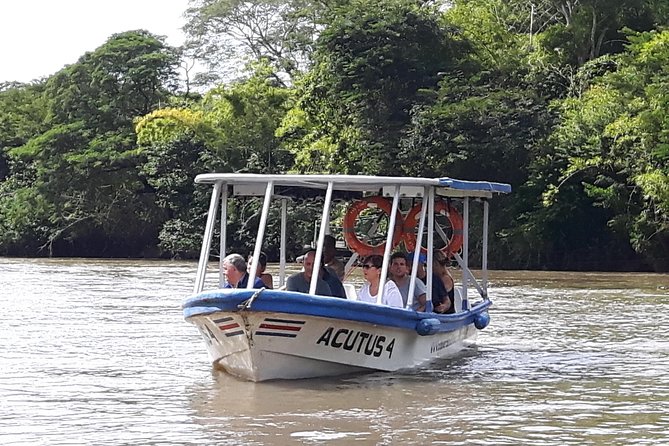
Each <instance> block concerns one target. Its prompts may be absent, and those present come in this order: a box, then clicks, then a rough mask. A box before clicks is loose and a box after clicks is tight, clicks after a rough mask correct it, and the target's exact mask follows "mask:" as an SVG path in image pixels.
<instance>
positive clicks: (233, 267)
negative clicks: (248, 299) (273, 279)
mask: <svg viewBox="0 0 669 446" xmlns="http://www.w3.org/2000/svg"><path fill="white" fill-rule="evenodd" d="M223 274H224V275H225V285H223V288H246V285H247V284H248V282H249V274H248V273H247V272H246V261H245V260H244V257H242V256H240V255H239V254H230V255H228V256H227V257H226V258H224V259H223ZM264 287H265V284H264V283H263V281H262V280H260V278H259V277H256V278H255V280H254V282H253V288H264Z"/></svg>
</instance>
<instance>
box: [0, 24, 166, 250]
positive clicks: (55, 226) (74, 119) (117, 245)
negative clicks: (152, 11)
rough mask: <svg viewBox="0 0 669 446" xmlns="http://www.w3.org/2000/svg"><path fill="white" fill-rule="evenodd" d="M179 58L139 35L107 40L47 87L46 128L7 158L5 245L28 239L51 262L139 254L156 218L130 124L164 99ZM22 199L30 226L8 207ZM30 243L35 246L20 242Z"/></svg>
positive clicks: (0, 204)
mask: <svg viewBox="0 0 669 446" xmlns="http://www.w3.org/2000/svg"><path fill="white" fill-rule="evenodd" d="M177 62H178V60H177V59H176V53H175V51H174V50H173V49H171V48H169V47H167V46H165V45H164V44H163V43H162V41H161V39H160V38H157V37H155V36H152V35H150V34H149V33H147V32H145V31H136V32H128V33H122V34H117V35H114V36H112V37H111V38H110V39H109V40H108V41H107V42H106V43H105V44H104V45H102V46H101V47H100V48H98V49H96V50H95V51H93V52H92V53H87V54H86V55H84V56H82V58H81V59H80V60H79V62H77V63H76V64H73V65H71V66H68V67H66V68H64V69H63V70H61V71H60V72H59V73H57V74H56V75H54V76H53V77H51V78H50V79H49V80H47V82H46V85H45V87H44V92H43V94H42V97H43V100H44V104H45V108H46V110H47V111H48V112H47V114H46V124H47V125H48V128H47V129H46V130H44V131H42V132H41V133H37V134H36V135H32V136H31V137H30V139H28V140H27V141H26V142H25V143H24V144H23V145H20V146H17V147H14V148H11V149H10V150H9V151H8V155H9V158H10V166H12V167H11V175H10V177H9V178H8V180H7V181H6V183H5V184H3V188H4V194H3V196H2V197H0V210H8V211H9V212H1V213H0V220H2V221H1V222H0V226H3V227H6V228H11V229H12V231H10V234H11V240H9V241H8V243H13V244H14V245H13V246H16V245H17V244H20V242H21V241H22V240H23V241H26V240H36V241H37V242H38V243H39V245H40V247H41V248H45V249H46V250H47V252H48V253H49V254H50V255H88V256H90V255H97V256H104V255H128V254H132V255H140V254H142V253H143V252H144V250H145V249H147V248H148V247H150V246H152V245H155V237H156V234H157V226H158V222H159V221H160V220H161V218H162V216H161V214H160V211H159V210H158V209H157V208H156V207H155V205H154V204H153V195H152V191H151V190H150V188H148V187H147V185H146V183H145V182H143V181H142V178H141V177H140V176H139V172H138V169H137V165H138V163H139V162H140V161H141V153H139V152H138V151H137V150H136V146H135V137H134V133H133V129H132V121H133V118H134V117H135V116H136V114H138V113H147V112H149V111H151V109H152V107H156V106H158V105H159V104H160V102H161V101H163V100H165V99H166V98H167V97H168V95H169V87H170V84H171V81H172V80H173V79H172V78H171V76H173V75H174V73H175V72H174V67H175V65H176V63H177ZM13 191H15V192H17V193H18V192H20V193H19V194H18V196H20V197H23V198H25V200H26V201H25V202H24V203H22V205H23V206H24V207H25V208H27V209H30V211H31V212H32V216H31V218H30V219H29V220H26V219H22V217H21V214H20V213H17V212H12V211H11V210H12V209H15V206H14V204H12V203H11V202H10V201H11V199H12V198H13V197H12V196H11V195H10V194H12V192H13ZM26 244H27V245H29V246H34V243H26Z"/></svg>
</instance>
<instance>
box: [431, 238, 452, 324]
mask: <svg viewBox="0 0 669 446" xmlns="http://www.w3.org/2000/svg"><path fill="white" fill-rule="evenodd" d="M450 263H451V262H450V260H449V259H448V257H446V255H445V254H444V253H443V252H441V251H438V250H435V251H434V256H433V258H432V272H433V273H434V278H433V279H432V289H433V292H432V305H434V312H435V313H445V314H452V313H455V304H454V301H455V286H454V283H453V277H451V273H450V272H448V265H450ZM435 282H438V284H439V285H441V287H442V288H443V292H440V293H439V294H438V295H435V293H434V289H435V287H434V283H435Z"/></svg>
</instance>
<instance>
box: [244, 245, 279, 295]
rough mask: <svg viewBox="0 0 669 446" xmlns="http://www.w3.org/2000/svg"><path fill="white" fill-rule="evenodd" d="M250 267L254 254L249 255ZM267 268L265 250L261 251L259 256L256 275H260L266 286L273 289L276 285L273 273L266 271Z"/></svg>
mask: <svg viewBox="0 0 669 446" xmlns="http://www.w3.org/2000/svg"><path fill="white" fill-rule="evenodd" d="M248 264H249V267H250V265H252V264H253V254H250V255H249V261H248ZM266 268H267V255H266V254H265V253H264V252H262V251H261V252H260V255H259V256H258V268H257V269H256V276H257V277H260V280H262V282H263V283H264V284H265V288H267V289H268V290H271V289H272V288H273V287H274V281H273V279H272V275H271V274H269V273H266V272H265V269H266Z"/></svg>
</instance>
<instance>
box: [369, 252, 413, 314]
mask: <svg viewBox="0 0 669 446" xmlns="http://www.w3.org/2000/svg"><path fill="white" fill-rule="evenodd" d="M382 265H383V257H381V256H379V255H371V256H367V257H365V259H364V261H363V262H362V273H363V275H364V276H365V280H366V282H365V284H364V285H363V286H362V288H361V289H360V291H358V300H359V301H362V302H370V303H376V298H377V296H378V294H379V282H380V281H381V267H382ZM381 303H382V304H383V305H388V306H390V307H398V308H403V307H404V301H403V300H402V294H401V293H400V290H399V288H397V285H395V282H393V281H392V280H388V281H386V283H385V285H384V286H383V297H382V298H381Z"/></svg>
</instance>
